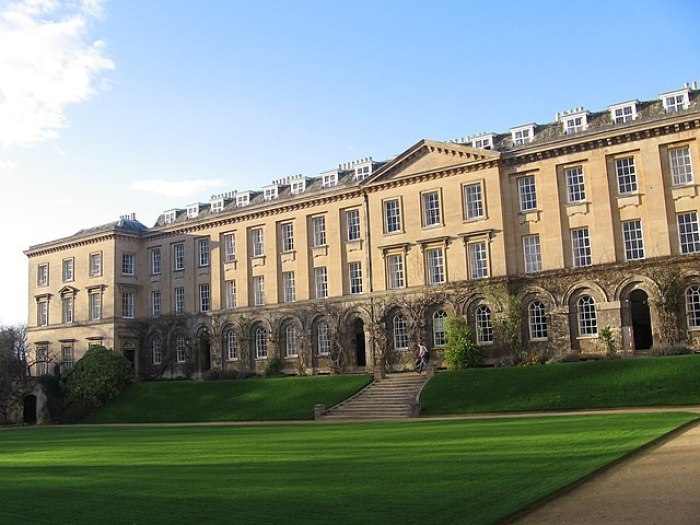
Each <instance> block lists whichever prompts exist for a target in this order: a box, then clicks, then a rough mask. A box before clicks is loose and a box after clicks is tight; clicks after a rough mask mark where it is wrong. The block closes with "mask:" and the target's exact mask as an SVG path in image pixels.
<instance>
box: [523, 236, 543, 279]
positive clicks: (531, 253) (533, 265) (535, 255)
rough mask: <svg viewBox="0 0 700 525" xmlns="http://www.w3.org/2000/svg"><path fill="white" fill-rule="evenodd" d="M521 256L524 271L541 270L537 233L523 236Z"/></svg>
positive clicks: (540, 254)
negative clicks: (523, 262) (523, 260)
mask: <svg viewBox="0 0 700 525" xmlns="http://www.w3.org/2000/svg"><path fill="white" fill-rule="evenodd" d="M523 257H524V258H525V273H533V272H541V271H542V253H541V251H540V236H539V234H537V233H536V234H533V235H524V236H523Z"/></svg>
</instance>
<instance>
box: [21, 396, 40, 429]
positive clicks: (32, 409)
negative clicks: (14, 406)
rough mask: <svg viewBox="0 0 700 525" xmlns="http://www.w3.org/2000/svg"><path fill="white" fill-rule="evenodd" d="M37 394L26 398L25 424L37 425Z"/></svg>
mask: <svg viewBox="0 0 700 525" xmlns="http://www.w3.org/2000/svg"><path fill="white" fill-rule="evenodd" d="M36 405H37V402H36V396H35V395H33V394H32V395H28V396H25V398H24V416H23V421H24V424H25V425H36Z"/></svg>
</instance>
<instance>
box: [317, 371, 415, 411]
mask: <svg viewBox="0 0 700 525" xmlns="http://www.w3.org/2000/svg"><path fill="white" fill-rule="evenodd" d="M427 379H428V377H427V374H417V373H414V372H410V373H404V374H389V375H387V376H386V377H385V378H384V379H382V380H380V381H374V382H373V383H372V384H370V385H369V386H367V387H366V388H365V389H363V390H361V391H360V392H358V393H357V394H355V395H354V396H353V397H351V398H348V399H346V400H345V401H343V402H342V403H339V404H338V405H336V406H334V407H332V408H330V409H328V410H327V411H326V412H325V413H324V414H323V415H322V416H321V419H322V420H343V419H399V418H407V417H413V416H415V415H417V414H415V411H416V405H417V397H418V394H419V393H420V390H421V388H422V387H423V385H424V384H425V382H426V381H427Z"/></svg>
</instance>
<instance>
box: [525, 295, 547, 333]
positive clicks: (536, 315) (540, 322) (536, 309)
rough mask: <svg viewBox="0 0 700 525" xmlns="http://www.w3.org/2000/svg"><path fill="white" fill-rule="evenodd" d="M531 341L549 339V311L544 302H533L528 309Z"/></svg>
mask: <svg viewBox="0 0 700 525" xmlns="http://www.w3.org/2000/svg"><path fill="white" fill-rule="evenodd" d="M527 319H528V326H529V327H530V339H531V340H533V341H537V340H543V339H547V309H546V308H545V306H544V303H543V302H542V301H532V302H531V303H530V304H529V305H528V307H527Z"/></svg>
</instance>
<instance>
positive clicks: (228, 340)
mask: <svg viewBox="0 0 700 525" xmlns="http://www.w3.org/2000/svg"><path fill="white" fill-rule="evenodd" d="M224 347H225V348H226V359H228V360H229V361H235V360H236V359H238V344H237V341H236V332H234V331H233V328H229V329H228V330H227V331H226V335H225V336H224Z"/></svg>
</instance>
